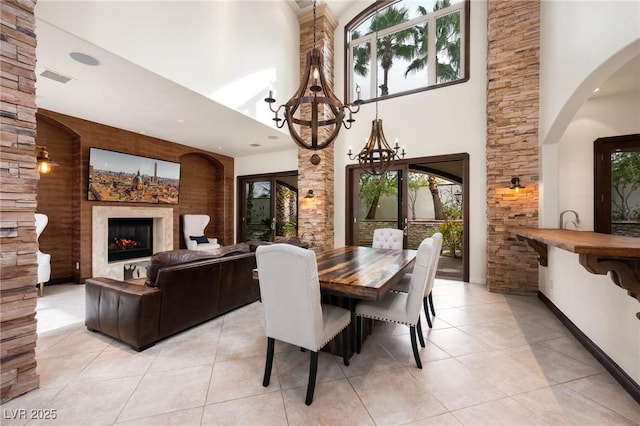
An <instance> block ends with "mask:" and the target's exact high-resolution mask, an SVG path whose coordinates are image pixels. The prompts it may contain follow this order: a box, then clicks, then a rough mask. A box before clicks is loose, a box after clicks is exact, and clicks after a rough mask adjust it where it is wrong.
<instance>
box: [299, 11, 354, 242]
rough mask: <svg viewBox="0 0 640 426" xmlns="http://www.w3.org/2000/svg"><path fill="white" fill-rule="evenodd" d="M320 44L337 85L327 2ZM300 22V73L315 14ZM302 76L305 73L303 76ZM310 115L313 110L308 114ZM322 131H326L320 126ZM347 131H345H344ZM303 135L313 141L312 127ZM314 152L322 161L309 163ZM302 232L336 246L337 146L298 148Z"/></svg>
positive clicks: (319, 21) (320, 14)
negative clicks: (310, 190) (335, 180)
mask: <svg viewBox="0 0 640 426" xmlns="http://www.w3.org/2000/svg"><path fill="white" fill-rule="evenodd" d="M316 16H317V19H316V47H318V49H320V51H321V53H322V55H323V59H324V75H325V77H326V80H327V82H328V84H329V85H330V86H333V62H334V61H333V49H334V47H333V46H334V31H335V29H336V25H337V22H336V20H335V19H334V18H333V17H332V16H331V14H330V13H329V10H328V9H327V7H326V5H320V6H318V7H317V9H316ZM298 21H299V23H300V72H301V73H304V71H305V69H306V63H307V62H306V61H307V59H306V58H307V52H308V51H309V50H310V49H312V48H313V14H312V12H311V11H309V12H307V13H305V14H302V15H300V16H299V17H298ZM301 77H302V75H301ZM308 116H309V117H310V113H309V115H308ZM318 131H319V132H323V131H324V132H326V129H322V128H320V129H319V130H318ZM343 131H344V130H343ZM301 136H302V137H303V138H305V139H306V140H309V141H310V140H311V130H310V129H302V131H301ZM313 154H318V155H319V156H320V164H318V165H314V164H311V163H310V162H309V159H310V158H311V156H312V155H313ZM309 189H313V193H314V195H315V197H314V198H313V199H311V200H309V199H305V198H304V194H306V193H307V191H308V190H309ZM298 191H299V192H298V193H299V194H301V196H300V197H299V209H298V235H302V234H303V233H305V232H311V233H313V235H314V237H315V241H316V243H315V244H316V245H317V246H319V247H327V248H333V246H334V217H333V216H334V193H335V190H334V148H333V144H331V145H330V146H329V147H328V148H325V149H322V150H318V151H310V150H307V149H302V148H300V149H298Z"/></svg>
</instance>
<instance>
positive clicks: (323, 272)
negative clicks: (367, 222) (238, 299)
mask: <svg viewBox="0 0 640 426" xmlns="http://www.w3.org/2000/svg"><path fill="white" fill-rule="evenodd" d="M313 250H314V252H315V253H316V263H317V265H318V281H319V283H320V292H321V294H322V302H323V303H328V304H332V305H336V306H341V307H344V308H347V309H349V311H350V312H351V325H350V326H349V331H350V333H351V338H350V340H351V345H350V347H349V348H347V350H348V351H349V357H351V355H352V354H353V353H354V351H355V342H356V333H355V329H356V327H355V320H356V318H355V306H356V304H357V303H358V300H374V301H377V300H380V299H382V298H383V297H384V295H385V293H387V292H388V291H389V290H390V289H391V287H392V286H393V285H394V284H396V283H397V282H399V281H400V279H401V278H402V277H403V276H404V275H405V274H406V273H408V272H411V271H412V270H413V265H414V263H415V259H416V253H417V251H416V250H406V249H378V248H371V247H360V246H344V247H338V248H328V249H327V248H314V249H313ZM254 279H259V273H258V271H257V270H256V271H254ZM371 326H372V324H371V323H365V327H364V333H365V334H368V333H369V332H370V331H371ZM326 350H328V351H329V352H331V353H333V354H336V355H341V354H342V352H343V350H344V348H342V339H340V338H336V339H334V340H333V341H332V342H330V343H329V345H328V346H327V348H326Z"/></svg>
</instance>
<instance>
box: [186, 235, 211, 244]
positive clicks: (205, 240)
mask: <svg viewBox="0 0 640 426" xmlns="http://www.w3.org/2000/svg"><path fill="white" fill-rule="evenodd" d="M189 239H191V240H193V241H195V242H197V243H198V244H208V243H209V239H208V238H207V237H205V236H204V235H203V236H201V237H194V236H191V237H189Z"/></svg>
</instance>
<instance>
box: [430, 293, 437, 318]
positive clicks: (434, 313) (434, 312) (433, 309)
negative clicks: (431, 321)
mask: <svg viewBox="0 0 640 426" xmlns="http://www.w3.org/2000/svg"><path fill="white" fill-rule="evenodd" d="M431 293H433V292H432V291H430V292H429V305H430V306H431V314H433V316H434V317H435V316H436V310H435V308H434V307H433V296H432V295H431Z"/></svg>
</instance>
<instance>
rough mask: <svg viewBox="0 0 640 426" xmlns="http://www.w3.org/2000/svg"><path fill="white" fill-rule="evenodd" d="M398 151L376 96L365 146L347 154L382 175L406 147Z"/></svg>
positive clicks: (370, 171) (373, 172) (362, 166)
mask: <svg viewBox="0 0 640 426" xmlns="http://www.w3.org/2000/svg"><path fill="white" fill-rule="evenodd" d="M377 16H378V11H377V10H376V17H377ZM377 39H378V32H377V31H376V40H377ZM377 80H378V73H377V72H376V86H377ZM398 151H400V146H399V145H398V141H396V144H395V146H394V147H393V148H391V146H390V145H389V143H388V142H387V139H386V138H385V137H384V131H383V130H382V119H380V118H378V97H377V96H376V119H375V120H373V121H372V122H371V134H370V135H369V139H368V140H367V141H366V142H365V145H364V147H362V149H361V150H360V152H359V153H357V154H353V153H352V152H351V148H349V152H348V153H347V155H348V156H349V159H350V160H355V159H356V158H357V159H358V163H360V168H361V169H362V170H364V171H365V172H367V173H369V174H372V175H375V176H381V175H383V174H384V173H385V172H386V171H387V170H389V167H391V165H392V164H393V162H394V161H395V160H399V159H400V158H404V156H405V152H404V147H403V148H402V151H401V152H400V153H398Z"/></svg>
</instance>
